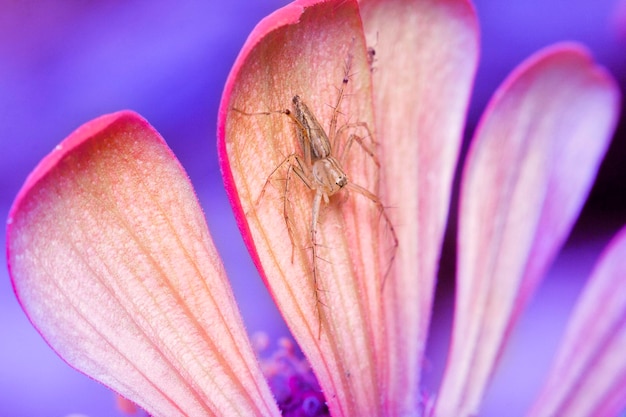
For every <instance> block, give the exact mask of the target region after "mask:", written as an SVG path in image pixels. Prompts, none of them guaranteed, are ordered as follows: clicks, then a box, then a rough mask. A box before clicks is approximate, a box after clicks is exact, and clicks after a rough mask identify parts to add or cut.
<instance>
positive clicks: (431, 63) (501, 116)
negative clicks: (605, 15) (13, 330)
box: [7, 0, 626, 416]
mask: <svg viewBox="0 0 626 417" xmlns="http://www.w3.org/2000/svg"><path fill="white" fill-rule="evenodd" d="M476 26H477V25H476V19H475V15H474V12H473V10H472V8H471V5H469V4H468V3H466V2H464V1H447V2H428V1H423V2H410V1H388V2H384V1H374V0H371V1H363V2H361V3H356V2H352V1H327V2H313V1H307V2H297V3H294V4H292V5H290V6H287V7H286V8H284V9H281V10H279V11H278V12H276V13H275V14H273V15H272V16H270V17H268V18H267V19H266V20H264V21H263V22H261V23H260V24H259V26H257V28H256V29H255V31H254V32H253V34H252V35H251V36H250V38H249V40H248V42H247V43H246V45H245V46H244V49H243V50H242V52H241V54H240V56H239V58H238V59H237V62H236V63H235V66H234V68H233V71H232V72H231V76H230V77H229V80H228V82H227V85H226V89H225V92H224V96H223V100H222V105H221V110H220V114H219V124H220V126H219V132H218V134H219V146H220V155H221V162H222V167H223V172H224V178H225V183H226V187H227V190H228V192H229V194H230V197H231V200H232V202H233V207H234V210H235V213H236V216H237V217H238V220H239V222H240V228H241V230H242V233H243V235H244V239H245V240H246V242H247V244H248V246H249V247H250V249H251V252H252V254H253V257H254V259H255V262H256V264H257V266H258V267H259V270H260V271H261V273H262V276H263V278H264V280H265V282H266V284H267V286H268V287H269V289H270V291H271V293H272V295H273V296H274V299H275V300H276V302H277V304H278V306H279V308H280V309H281V311H282V312H283V314H284V316H285V318H286V320H287V322H288V324H289V326H290V328H291V331H292V333H293V335H294V337H295V338H296V340H297V341H298V343H299V344H300V346H301V348H302V349H303V351H304V352H305V354H306V355H307V357H308V359H309V361H310V363H311V366H312V367H313V368H314V370H315V372H316V375H317V378H318V380H319V383H320V385H321V387H322V389H323V391H324V394H325V398H326V401H327V402H328V407H329V409H330V412H331V414H332V415H333V416H341V415H346V416H347V415H352V416H366V415H372V416H379V415H386V416H403V415H418V414H419V413H421V412H422V411H423V408H425V407H426V408H429V407H434V410H433V412H434V413H435V415H441V416H446V415H454V416H457V415H470V414H473V413H476V412H478V411H479V409H478V407H479V403H480V399H481V397H482V395H483V392H484V389H485V386H486V383H487V382H488V379H489V376H490V374H491V372H492V370H493V367H494V364H495V362H496V359H497V357H498V355H499V352H500V351H501V349H502V346H503V343H504V341H505V340H506V335H507V334H508V332H509V331H510V329H511V327H512V325H513V323H514V322H515V318H516V317H517V315H518V313H519V311H520V309H521V308H522V306H523V305H524V303H525V301H526V300H527V299H528V297H529V296H530V294H531V293H532V290H533V289H534V288H535V287H536V286H537V285H538V282H539V279H540V277H541V275H542V274H543V272H544V271H545V269H546V267H547V265H548V264H549V262H550V260H551V259H552V257H553V256H554V254H555V253H556V251H557V250H558V248H559V246H560V245H561V244H562V242H563V240H564V238H565V236H566V234H567V232H568V230H569V228H570V227H571V225H572V223H573V221H574V219H575V217H576V215H577V213H578V211H579V210H580V207H581V205H582V202H583V200H584V196H585V194H586V192H587V191H588V188H589V186H590V183H591V180H592V178H593V176H594V174H595V172H596V170H597V166H598V163H599V160H600V159H601V157H602V155H603V153H604V151H605V150H606V146H607V144H608V140H609V136H610V132H611V129H612V126H613V124H614V120H615V117H616V112H617V107H618V101H619V99H618V94H617V90H616V87H615V85H614V83H613V81H612V79H611V78H610V76H608V75H607V74H606V73H605V72H603V71H602V70H601V69H600V68H599V67H598V66H597V65H596V64H595V63H593V61H592V60H591V59H590V58H589V56H588V54H587V53H586V52H585V51H584V50H583V49H582V48H580V47H578V46H575V45H559V46H556V47H553V48H551V49H549V50H546V51H542V52H541V53H539V54H538V55H536V56H534V57H533V58H531V59H530V60H529V61H527V62H526V63H525V64H523V65H522V66H521V67H520V68H519V69H518V70H517V71H516V72H515V73H514V74H512V75H511V77H510V78H509V79H508V80H507V81H506V82H505V83H504V85H503V86H502V87H501V89H500V90H499V91H498V92H497V94H496V96H495V97H494V99H493V101H492V103H491V105H490V106H489V108H488V109H487V111H486V113H485V116H484V117H483V119H482V122H481V125H480V127H479V129H478V131H477V133H476V136H475V138H474V141H473V142H472V146H471V149H470V152H469V156H468V159H467V162H466V163H465V166H464V172H463V177H462V186H461V205H460V207H461V209H460V219H459V222H460V226H459V239H458V240H459V261H458V264H459V267H458V289H457V300H458V301H457V306H456V308H455V327H454V333H453V340H454V341H453V344H452V348H451V355H450V360H449V366H448V370H447V371H446V375H445V378H444V382H443V385H442V388H441V391H440V392H439V394H438V399H437V402H436V403H433V402H432V397H429V398H427V401H422V392H421V390H420V368H421V361H422V357H423V351H424V346H425V341H426V335H427V329H428V322H429V318H430V317H429V316H430V311H431V304H432V294H433V289H434V284H435V274H436V269H437V262H438V258H439V250H440V246H441V239H442V235H443V230H444V226H445V221H446V216H447V211H448V206H449V199H450V192H451V187H452V178H453V174H454V169H455V166H456V163H457V159H458V155H459V148H460V143H461V130H462V124H463V117H464V112H465V109H466V106H467V99H468V97H469V89H470V87H471V82H472V78H473V74H474V70H475V66H476V62H477V49H478V47H477V28H476ZM367 46H370V47H371V48H373V49H370V50H368V49H367ZM347 62H349V63H350V65H349V73H348V74H347V77H345V71H346V70H345V68H346V65H347ZM344 77H345V78H347V87H346V89H347V94H345V96H344V100H343V102H342V103H341V106H340V108H338V109H337V112H336V113H335V114H337V118H338V121H337V122H338V123H339V125H340V126H354V128H347V129H344V131H343V133H345V134H346V135H347V134H348V133H350V131H351V130H353V131H354V132H356V133H355V134H359V135H361V136H363V144H361V143H358V141H357V143H355V144H353V146H352V148H351V150H350V153H349V154H348V155H347V160H346V161H345V162H346V163H345V168H346V171H347V172H348V173H349V176H350V181H352V182H353V183H355V184H359V185H362V186H363V187H365V188H367V189H369V190H371V191H372V192H375V194H376V195H377V196H378V197H377V198H379V199H380V201H382V202H383V203H384V205H385V206H386V208H385V212H386V213H387V215H388V216H389V218H390V219H391V224H392V225H393V227H394V229H395V231H396V233H397V237H398V240H399V243H398V245H397V246H396V245H394V243H393V239H390V235H391V234H392V233H391V232H390V226H389V225H388V224H386V222H381V220H380V219H381V214H380V210H379V209H378V207H377V205H376V204H373V201H374V203H375V202H376V201H377V200H376V198H374V199H371V198H370V199H368V198H367V197H364V196H362V195H361V196H359V195H355V194H358V193H355V192H353V193H350V195H348V196H345V198H341V197H339V198H337V197H333V198H332V199H331V201H330V204H329V206H328V207H329V208H326V209H324V211H323V213H322V218H321V219H320V222H319V225H318V226H317V227H318V234H319V236H320V240H319V241H318V242H317V243H318V244H319V248H320V249H319V251H320V252H321V253H320V255H321V256H322V257H323V258H324V261H314V260H312V258H311V257H310V250H309V249H310V248H309V247H308V246H311V245H310V243H311V242H310V240H309V237H308V236H309V232H310V218H311V216H312V211H313V209H312V202H311V195H310V192H308V191H307V190H306V187H304V186H302V185H301V184H297V181H298V179H297V178H295V177H294V179H293V181H291V183H290V184H292V185H293V186H292V185H290V186H289V187H290V189H289V191H284V190H285V185H284V184H285V183H284V182H281V181H280V179H281V178H280V175H281V174H277V175H279V177H277V178H275V179H273V180H272V179H271V178H270V180H269V181H268V177H269V175H270V173H271V172H272V171H273V170H274V169H275V168H276V167H277V166H279V165H280V162H281V160H283V159H284V158H285V157H286V156H287V155H289V153H290V152H293V150H294V146H295V143H296V142H295V140H294V126H293V124H290V119H289V118H288V117H286V116H285V115H284V114H280V112H275V113H271V111H276V110H281V109H285V108H286V107H289V103H290V102H291V98H292V97H293V95H295V94H301V95H302V96H303V97H305V98H306V101H307V103H308V104H309V105H310V107H311V108H312V109H313V110H314V113H315V114H316V115H318V118H319V120H320V121H321V122H322V124H323V125H324V126H326V123H324V121H328V120H329V119H330V118H331V117H332V116H331V115H332V114H333V113H334V110H333V108H332V107H327V106H326V105H328V104H329V103H330V105H331V106H332V105H334V104H335V103H336V97H337V94H338V93H337V88H339V86H340V85H341V84H342V79H343V78H344ZM268 110H269V111H270V114H266V115H263V114H257V115H250V114H245V113H255V112H267V111H268ZM357 123H358V124H357ZM366 126H367V127H366ZM374 138H375V140H374ZM590 138H593V139H594V140H590ZM331 139H332V138H331ZM368 141H369V142H368ZM370 148H371V149H374V150H375V157H372V156H370V155H368V153H367V151H366V149H370ZM364 150H365V151H364ZM376 162H377V163H376ZM379 167H380V168H379ZM286 175H288V174H286ZM292 176H293V175H292ZM275 183H278V185H277V186H276V185H275ZM281 184H282V185H281ZM262 190H267V191H266V192H265V194H262ZM260 196H261V197H262V198H260ZM284 201H286V202H287V206H288V207H290V208H287V209H286V210H287V211H285V209H283V207H285V205H284V203H283V202H284ZM285 213H287V214H288V216H287V219H285ZM286 220H287V222H286ZM287 224H289V225H290V227H291V228H292V233H291V234H290V233H289V229H288V227H287ZM292 239H293V243H292ZM7 241H8V258H9V264H10V272H11V276H12V279H13V283H14V287H15V290H16V293H17V295H18V298H19V300H20V302H21V303H22V306H23V307H24V309H25V311H26V312H27V314H28V315H29V317H30V319H31V320H32V322H33V324H34V325H35V326H36V327H37V328H38V330H39V331H40V332H41V333H42V335H43V336H44V338H45V339H46V340H47V341H48V343H49V344H50V345H51V346H52V348H53V349H55V350H56V351H57V352H58V353H59V354H60V355H61V356H62V357H63V358H64V359H65V360H66V361H67V362H68V363H70V364H71V365H72V366H74V367H76V368H78V369H80V370H81V371H83V372H85V373H86V374H88V375H91V376H92V377H94V378H96V379H98V380H100V381H101V382H103V383H105V384H106V385H108V386H110V387H112V388H113V389H114V390H116V391H117V392H119V393H121V394H122V395H124V396H126V397H128V398H130V399H132V400H133V401H136V402H137V403H138V404H139V405H141V406H142V407H144V408H145V409H146V410H148V411H149V412H150V413H152V414H153V415H163V416H175V415H225V416H233V415H246V416H247V415H278V413H279V410H278V408H277V406H276V404H275V403H274V400H273V398H272V395H271V393H270V390H269V388H268V385H267V383H266V382H265V380H264V378H263V375H262V373H261V371H260V370H259V368H258V365H257V364H256V360H255V358H254V354H253V351H252V348H251V347H250V343H249V342H248V340H247V337H246V335H245V331H244V330H243V326H242V323H241V319H240V318H239V316H238V313H237V309H236V306H235V304H234V300H233V296H232V294H231V292H230V289H229V286H228V282H227V278H226V276H225V273H224V271H223V268H222V266H221V263H220V260H219V256H218V255H217V252H216V251H215V248H214V247H213V244H212V242H211V238H210V235H209V233H208V229H207V227H206V224H205V222H204V219H203V217H202V212H201V209H200V208H199V205H198V203H197V201H196V199H195V196H194V193H193V190H192V188H191V185H190V183H189V181H188V180H187V178H186V176H185V174H184V172H183V170H182V168H181V167H180V165H179V164H178V162H177V161H176V159H175V157H174V156H173V154H172V153H171V151H169V149H168V148H167V146H166V145H165V143H164V141H163V140H162V138H161V137H160V136H159V135H158V134H157V133H156V132H155V131H154V130H153V129H152V128H151V127H150V126H149V125H148V124H147V122H146V121H144V120H143V119H141V118H140V117H139V116H137V115H136V114H134V113H131V112H120V113H115V114H111V115H107V116H103V117H101V118H98V119H96V120H94V121H92V122H89V123H87V124H86V125H84V126H83V127H81V128H79V129H78V130H77V131H76V132H74V133H73V134H72V135H71V136H70V137H68V138H67V139H66V140H65V141H63V142H62V144H61V145H59V147H58V148H57V149H56V150H55V151H54V152H53V153H51V154H50V155H49V156H48V157H46V158H45V159H44V160H43V161H42V163H41V164H40V165H39V166H38V167H37V168H36V169H35V171H34V172H33V173H32V174H31V176H30V177H29V178H28V179H27V181H26V184H25V185H24V187H23V188H22V191H21V192H20V194H19V195H18V197H17V199H16V201H15V203H14V206H13V208H12V210H11V213H10V217H9V229H8V239H7ZM307 243H309V245H308V246H307V245H306V244H307ZM625 250H626V232H622V233H620V234H619V236H618V237H617V238H616V240H615V241H614V243H613V244H611V245H610V246H609V249H608V250H607V252H606V254H605V255H604V256H603V258H602V261H601V263H600V264H599V266H598V268H597V270H596V272H595V273H594V274H593V275H592V277H591V279H590V281H589V284H588V289H587V291H586V292H585V294H584V295H583V297H582V298H581V304H580V306H581V307H580V308H579V310H578V311H577V312H575V313H574V315H573V321H572V324H571V327H570V330H569V331H568V334H567V336H566V340H567V343H566V344H564V348H563V351H562V353H561V354H560V358H561V359H557V362H556V363H557V365H556V368H555V371H554V372H555V373H554V375H556V377H550V378H549V379H548V385H547V388H546V390H545V391H544V392H545V395H544V396H541V397H540V400H539V402H538V403H537V404H538V405H537V407H548V406H550V404H553V403H556V404H562V407H568V406H571V405H574V406H576V407H580V409H582V410H583V411H584V412H587V411H589V412H588V413H587V414H588V415H589V413H591V412H593V411H594V410H595V411H598V412H600V411H602V412H605V413H607V414H608V413H610V412H613V413H615V412H616V411H617V410H620V409H621V407H623V406H624V403H623V398H624V396H623V395H621V396H620V392H621V391H620V390H623V386H624V385H625V384H624V382H625V381H624V380H625V379H626V377H625V372H624V368H625V366H626V365H625V364H624V359H622V358H621V356H619V352H620V351H619V346H620V343H622V344H623V342H620V338H621V339H623V338H624V336H623V335H624V333H625V332H624V323H623V317H624V309H625V308H626V300H624V295H623V294H621V292H619V291H613V292H612V294H611V291H610V289H611V288H615V287H616V286H618V285H620V284H623V277H622V276H621V275H620V273H619V271H620V270H623V269H620V265H621V268H623V259H624V256H623V255H624V251H625ZM292 251H293V252H294V254H293V256H290V255H291V253H292ZM322 262H323V263H324V264H322ZM620 263H621V264H620ZM315 265H319V267H317V266H316V268H319V274H318V275H317V279H316V281H315V282H314V280H313V279H312V269H313V267H314V266H315ZM389 265H391V272H390V273H389V275H388V276H386V272H385V271H386V270H387V268H388V266H389ZM383 282H384V285H383ZM607 289H608V290H607ZM318 297H319V299H318ZM600 308H603V309H602V310H601V311H602V316H601V317H602V320H601V321H599V322H598V321H596V320H597V319H595V318H594V317H595V315H596V314H597V311H599V309H600ZM320 323H321V324H320ZM592 330H593V331H594V332H597V334H594V335H593V337H581V335H584V334H585V333H588V332H590V331H592ZM572 349H573V350H572ZM594 349H596V350H594ZM598 349H601V350H598ZM562 358H573V359H571V360H570V361H567V362H563V359H562ZM603 361H606V362H603ZM561 363H566V364H572V363H574V364H576V365H577V366H575V367H572V368H573V371H574V372H572V373H571V375H569V377H568V378H564V377H563V375H564V372H571V371H572V369H566V370H565V371H564V370H563V368H564V367H565V368H567V367H566V366H564V365H559V364H561ZM597 363H602V364H606V366H602V367H597V368H593V369H592V367H591V366H590V364H597ZM583 376H584V378H583ZM555 378H557V381H558V382H559V387H557V388H563V389H561V390H558V389H555V384H554V382H551V381H554V380H555ZM596 378H597V379H596ZM598 381H601V382H602V384H601V385H599V384H600V383H599V382H598ZM584 384H593V385H584ZM592 386H593V387H597V386H602V387H603V389H602V390H595V389H594V390H592V389H590V388H589V387H592ZM581 387H582V389H581ZM585 387H587V389H584V388H585ZM573 396H576V398H577V401H581V402H585V403H584V404H583V405H581V406H579V405H578V404H579V403H574V402H573V401H572V398H573ZM599 398H600V399H601V400H600V401H598V399H599ZM562 399H565V401H562ZM559 401H561V402H560V403H559ZM568 401H569V402H568ZM594 401H596V402H594ZM589 404H590V405H589ZM584 407H587V408H584ZM536 410H539V411H533V412H534V413H536V414H535V415H542V414H541V413H542V412H543V411H541V409H539V408H538V409H536ZM562 410H565V408H563V409H562ZM550 413H551V412H550V411H548V412H545V414H544V415H549V414H550ZM559 414H565V411H563V412H562V413H559Z"/></svg>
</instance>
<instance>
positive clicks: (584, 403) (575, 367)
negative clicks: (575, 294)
mask: <svg viewBox="0 0 626 417" xmlns="http://www.w3.org/2000/svg"><path fill="white" fill-rule="evenodd" d="M625 271H626V228H623V229H622V230H621V232H620V233H619V234H618V235H617V236H616V237H615V238H614V239H613V241H612V242H611V243H610V244H609V246H608V247H607V249H605V252H604V254H603V255H602V258H601V259H600V261H599V262H598V265H597V266H596V268H595V270H594V271H593V273H592V275H591V278H590V279H589V282H588V283H587V285H586V287H585V289H584V291H583V293H582V295H581V297H580V299H579V301H578V303H577V305H576V308H575V310H574V313H573V314H572V317H571V319H570V322H569V325H568V327H567V330H566V332H565V336H564V338H563V341H562V344H561V347H560V349H559V351H558V354H557V356H556V361H555V363H554V365H553V367H552V369H551V371H550V374H549V376H548V378H547V381H546V384H545V386H544V387H543V390H542V391H541V394H540V395H539V397H538V399H537V402H536V403H535V405H534V406H533V408H532V410H531V412H530V414H529V415H530V416H546V417H548V416H563V417H569V416H572V417H574V416H581V417H583V416H598V417H601V416H607V417H609V416H617V415H619V414H620V413H621V412H623V411H624V409H626V355H625V352H626V274H625Z"/></svg>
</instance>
